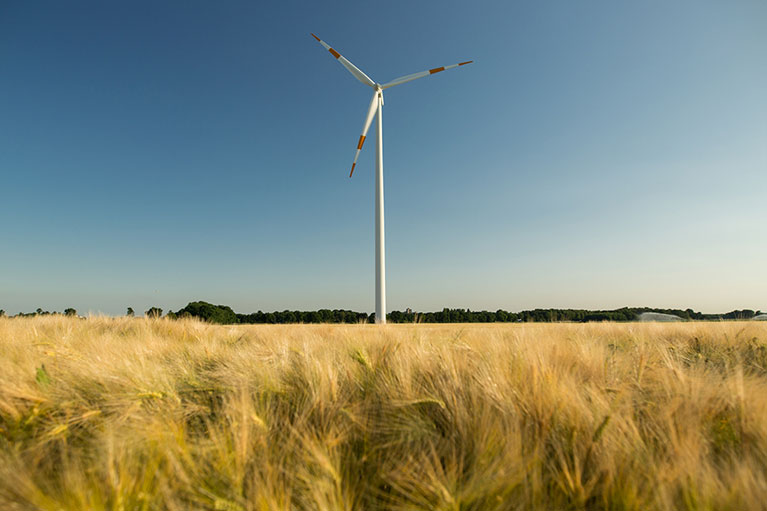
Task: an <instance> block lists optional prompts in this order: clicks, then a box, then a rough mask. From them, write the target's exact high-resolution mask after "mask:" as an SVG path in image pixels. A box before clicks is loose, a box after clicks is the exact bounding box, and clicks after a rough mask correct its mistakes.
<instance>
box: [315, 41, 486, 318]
mask: <svg viewBox="0 0 767 511" xmlns="http://www.w3.org/2000/svg"><path fill="white" fill-rule="evenodd" d="M312 37H314V38H315V39H317V41H319V43H320V44H321V45H322V46H324V47H325V49H326V50H328V51H329V52H330V54H331V55H333V56H334V57H335V58H336V60H337V61H338V62H340V63H341V65H342V66H344V67H345V68H346V69H348V70H349V72H350V73H351V74H352V75H354V77H355V78H356V79H357V80H359V81H360V82H362V83H363V84H365V85H367V86H368V87H372V88H373V98H372V99H371V100H370V107H368V113H367V116H366V117H365V124H364V126H363V127H362V135H360V139H359V142H357V153H356V154H355V155H354V162H353V163H352V170H351V172H349V177H352V174H354V167H355V166H356V165H357V158H359V155H360V151H361V150H362V144H364V143H365V137H366V135H367V133H368V129H370V124H371V123H372V122H373V116H374V115H376V114H378V123H377V128H378V129H377V130H376V135H377V136H376V316H375V318H376V323H386V256H385V250H384V193H383V192H384V189H383V124H382V118H381V107H383V104H384V100H383V91H384V89H388V88H389V87H394V86H395V85H402V84H403V83H407V82H411V81H413V80H417V79H419V78H423V77H424V76H430V75H433V74H435V73H439V72H440V71H445V70H446V69H452V68H454V67H458V66H465V65H466V64H471V63H472V62H474V61H473V60H469V61H467V62H461V63H459V64H453V65H452V66H443V67H435V68H434V69H429V70H428V71H421V72H420V73H413V74H410V75H405V76H401V77H399V78H395V79H394V80H392V81H390V82H388V83H385V84H383V85H381V84H380V83H377V82H374V81H373V80H371V79H370V77H368V75H366V74H365V73H363V72H362V71H360V69H359V68H358V67H357V66H355V65H354V64H352V63H351V62H349V61H348V60H347V59H346V58H345V57H344V56H343V55H341V54H340V53H338V52H337V51H336V50H334V49H333V48H331V47H330V45H329V44H327V43H326V42H325V41H323V40H322V39H320V38H319V37H317V36H316V35H314V34H312Z"/></svg>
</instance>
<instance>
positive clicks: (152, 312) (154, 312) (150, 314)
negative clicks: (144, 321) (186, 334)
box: [144, 307, 162, 318]
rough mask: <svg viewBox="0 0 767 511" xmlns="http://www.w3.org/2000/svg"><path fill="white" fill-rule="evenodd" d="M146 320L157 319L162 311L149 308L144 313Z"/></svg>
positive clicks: (156, 308) (157, 308)
mask: <svg viewBox="0 0 767 511" xmlns="http://www.w3.org/2000/svg"><path fill="white" fill-rule="evenodd" d="M144 314H145V315H146V317H148V318H159V317H160V316H162V309H161V308H159V307H150V308H149V310H148V311H146V312H145V313H144Z"/></svg>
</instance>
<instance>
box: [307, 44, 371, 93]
mask: <svg viewBox="0 0 767 511" xmlns="http://www.w3.org/2000/svg"><path fill="white" fill-rule="evenodd" d="M312 37H314V38H315V39H317V41H319V43H320V44H321V45H322V46H324V47H325V49H326V50H328V51H329V52H330V54H331V55H333V56H334V57H335V58H336V60H337V61H338V62H340V63H341V65H342V66H344V67H345V68H346V69H348V70H349V72H350V73H351V74H352V75H354V77H355V78H356V79H357V80H359V81H361V82H362V83H364V84H365V85H367V86H369V87H375V82H374V81H373V80H371V79H370V77H368V75H366V74H365V73H363V72H362V71H360V69H359V68H358V67H357V66H355V65H354V64H352V63H351V62H349V61H348V60H347V59H346V58H345V57H344V56H343V55H341V54H340V53H338V52H337V51H336V50H334V49H333V48H331V47H330V45H329V44H328V43H326V42H325V41H323V40H322V39H320V38H319V37H317V36H316V35H314V34H312Z"/></svg>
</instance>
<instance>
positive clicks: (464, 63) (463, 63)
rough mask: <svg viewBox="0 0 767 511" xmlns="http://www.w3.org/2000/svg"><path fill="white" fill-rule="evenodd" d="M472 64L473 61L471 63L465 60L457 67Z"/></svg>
mask: <svg viewBox="0 0 767 511" xmlns="http://www.w3.org/2000/svg"><path fill="white" fill-rule="evenodd" d="M472 62H474V61H473V60H467V61H466V62H461V63H460V64H458V65H459V66H465V65H466V64H471V63H472Z"/></svg>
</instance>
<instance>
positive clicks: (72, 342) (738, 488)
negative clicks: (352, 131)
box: [0, 316, 767, 511]
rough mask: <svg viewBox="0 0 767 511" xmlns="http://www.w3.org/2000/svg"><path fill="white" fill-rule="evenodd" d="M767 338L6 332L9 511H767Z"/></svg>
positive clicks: (95, 323) (616, 327) (50, 323)
mask: <svg viewBox="0 0 767 511" xmlns="http://www.w3.org/2000/svg"><path fill="white" fill-rule="evenodd" d="M766 496H767V324H765V323H756V322H752V323H749V322H719V323H673V324H646V323H643V324H639V323H628V324H616V323H600V324H596V323H592V324H505V325H500V324H499V325H494V324H487V325H476V324H472V325H389V326H385V327H377V326H375V325H351V326H350V325H345V326H343V325H292V326H288V325H285V326H281V325H275V326H267V325H259V326H231V327H230V326H214V325H208V324H204V323H200V322H197V321H192V320H179V321H169V320H164V319H159V320H145V319H129V318H121V319H109V318H96V319H87V320H82V319H77V318H65V317H60V316H59V317H54V316H50V317H38V318H13V319H8V318H0V509H3V510H33V509H35V510H37V509H40V510H50V511H54V510H72V511H75V510H76V511H82V510H155V509H156V510H160V509H169V510H188V509H210V510H243V511H244V510H271V509H301V510H313V509H317V510H353V509H354V510H356V509H365V510H375V509H412V510H415V509H423V510H427V509H441V510H458V509H461V510H506V509H509V510H512V509H518V510H531V509H538V510H551V509H610V510H632V509H636V510H647V509H667V510H672V509H701V510H702V509H710V510H719V509H733V510H749V509H753V510H756V509H765V507H766V506H767V498H766Z"/></svg>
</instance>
